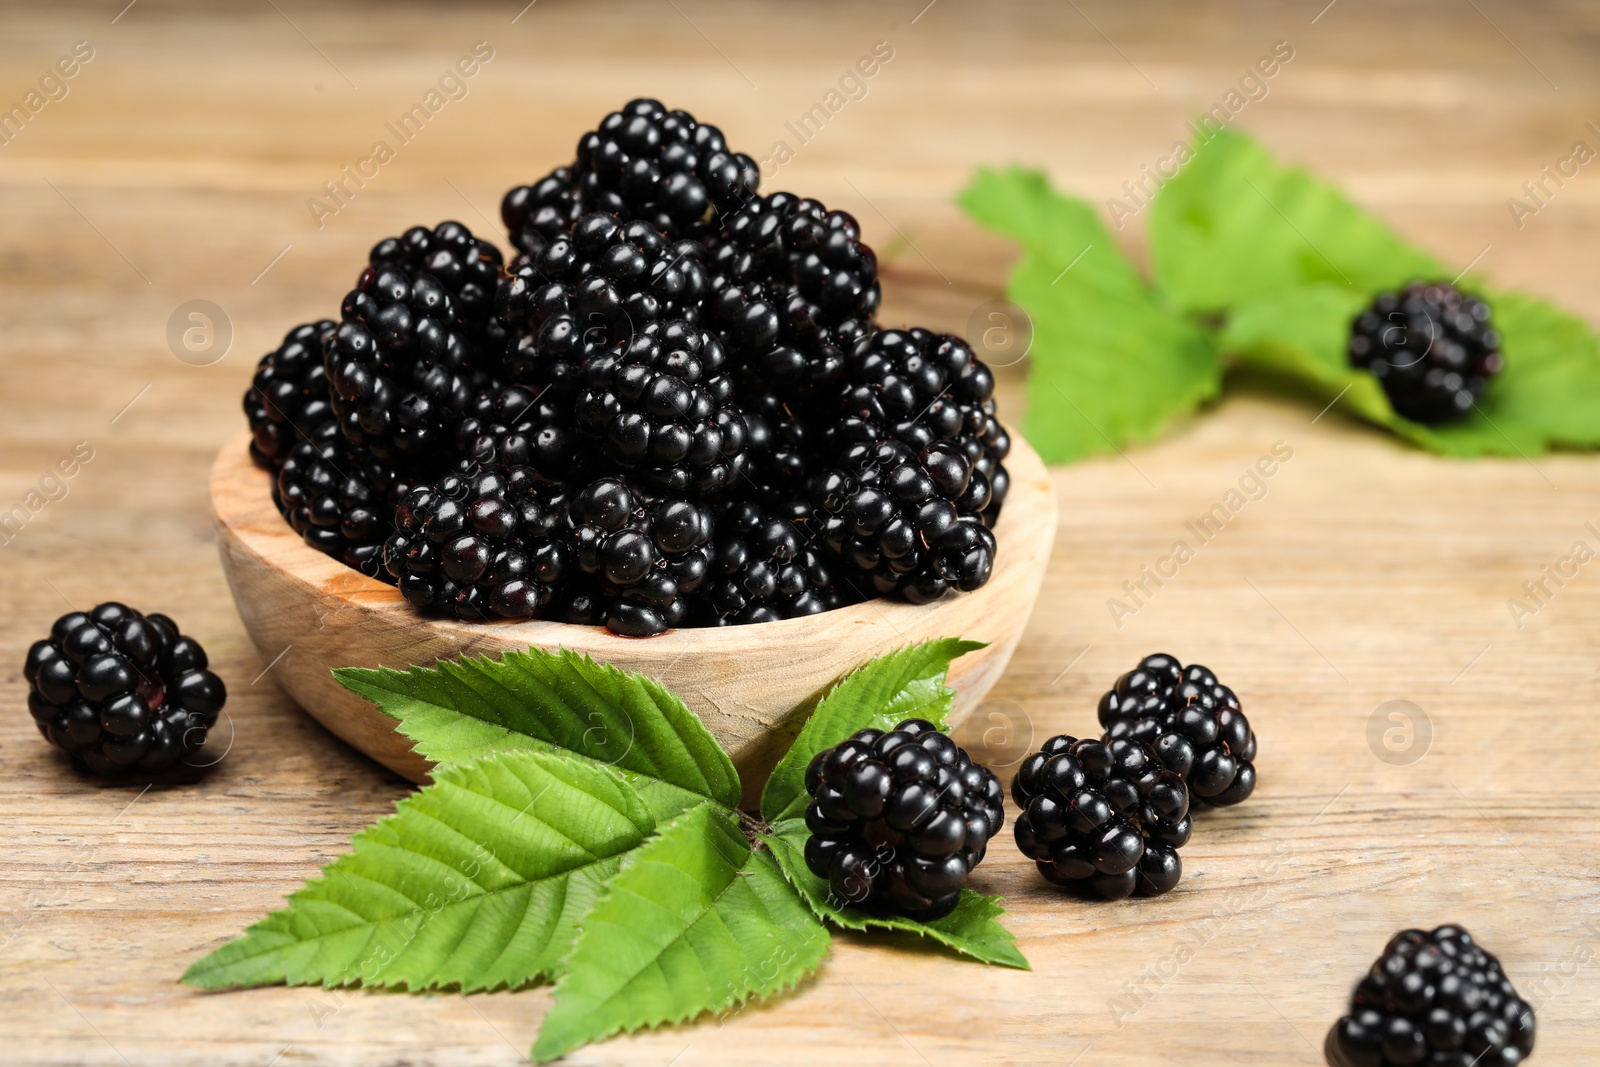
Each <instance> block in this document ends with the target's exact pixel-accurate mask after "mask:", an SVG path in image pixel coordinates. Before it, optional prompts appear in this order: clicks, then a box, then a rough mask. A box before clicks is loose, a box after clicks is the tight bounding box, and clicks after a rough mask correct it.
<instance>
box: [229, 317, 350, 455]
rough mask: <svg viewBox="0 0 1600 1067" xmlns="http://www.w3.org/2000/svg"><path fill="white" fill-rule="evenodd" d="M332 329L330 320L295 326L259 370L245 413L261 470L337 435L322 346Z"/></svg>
mask: <svg viewBox="0 0 1600 1067" xmlns="http://www.w3.org/2000/svg"><path fill="white" fill-rule="evenodd" d="M334 329H335V323H334V322H333V321H332V320H328V319H324V320H323V321H321V322H308V323H305V324H303V325H300V326H296V327H295V328H294V329H292V330H290V331H289V332H288V333H287V334H285V335H284V338H283V343H282V344H281V345H279V346H278V347H277V348H276V349H274V350H273V351H271V352H268V353H267V354H266V355H265V356H262V357H261V362H260V363H258V364H257V365H256V374H255V377H254V378H253V379H251V382H250V388H249V390H248V391H247V392H246V393H245V394H244V413H245V417H246V418H247V419H248V420H249V422H250V456H251V458H252V459H254V460H255V461H256V463H258V464H260V465H261V466H263V467H267V468H268V469H273V468H276V467H277V466H278V465H279V464H280V463H282V462H283V461H284V459H285V458H286V457H287V456H288V455H289V450H290V449H291V448H293V447H294V446H295V445H296V444H298V443H299V442H301V441H317V442H323V441H328V440H330V439H332V438H336V437H338V436H339V428H338V417H337V416H336V415H335V414H334V412H333V405H332V402H331V400H330V396H329V392H328V374H327V371H326V369H324V367H323V363H322V349H323V344H324V341H325V340H326V339H327V338H329V337H331V336H332V335H333V332H334Z"/></svg>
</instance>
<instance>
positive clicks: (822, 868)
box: [805, 719, 1005, 921]
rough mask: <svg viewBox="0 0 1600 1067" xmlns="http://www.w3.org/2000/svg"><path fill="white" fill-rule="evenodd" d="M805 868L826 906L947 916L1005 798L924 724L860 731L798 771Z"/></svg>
mask: <svg viewBox="0 0 1600 1067" xmlns="http://www.w3.org/2000/svg"><path fill="white" fill-rule="evenodd" d="M806 791H807V792H808V793H809V794H810V795H811V796H812V798H813V800H812V803H811V805H810V806H809V807H808V808H807V809H806V828H807V829H808V830H810V831H811V837H810V838H809V839H808V840H807V841H806V847H805V859H806V866H807V867H809V868H810V869H811V872H812V873H813V874H815V875H816V876H817V877H818V878H825V879H827V880H828V882H829V885H830V888H831V890H832V893H831V896H832V898H833V903H834V904H835V905H836V906H839V907H845V906H849V905H856V906H865V907H868V908H874V907H876V908H883V909H886V910H890V911H895V912H899V913H900V914H903V915H907V916H910V917H912V918H915V919H921V920H923V921H932V920H934V919H938V918H941V917H943V916H945V915H948V914H949V913H950V912H951V911H952V910H953V909H954V908H955V906H956V904H957V903H959V902H960V899H961V888H962V886H963V884H964V883H965V882H966V879H967V875H969V874H970V873H972V869H973V868H974V867H976V866H977V865H978V864H979V863H980V862H982V860H983V857H984V853H985V851H986V849H987V847H988V844H989V839H990V838H992V837H994V835H995V834H997V833H999V832H1000V827H1001V826H1002V825H1003V824H1004V822H1005V808H1004V800H1005V791H1004V790H1003V789H1002V788H1001V787H1000V780H999V779H998V778H996V777H995V776H994V775H993V774H992V773H991V772H990V771H989V770H988V768H986V767H982V766H980V765H978V764H976V763H973V762H972V760H971V758H970V757H969V756H968V755H967V753H966V751H965V750H964V749H962V748H959V747H958V746H957V745H956V743H955V742H954V741H952V740H950V738H949V737H948V736H946V735H945V734H943V733H941V732H939V730H937V729H935V727H934V725H933V724H932V723H930V722H928V721H926V720H925V719H907V720H906V721H905V722H902V723H901V724H900V725H898V726H896V727H895V728H894V729H893V730H891V731H889V732H888V733H884V732H883V731H881V730H862V731H859V732H858V733H856V734H854V735H852V736H851V737H850V738H849V739H847V740H845V741H842V742H840V743H839V744H838V745H835V746H834V747H833V748H830V749H825V750H824V751H822V752H819V753H817V755H816V757H815V758H814V759H812V761H811V765H810V767H808V768H807V769H806Z"/></svg>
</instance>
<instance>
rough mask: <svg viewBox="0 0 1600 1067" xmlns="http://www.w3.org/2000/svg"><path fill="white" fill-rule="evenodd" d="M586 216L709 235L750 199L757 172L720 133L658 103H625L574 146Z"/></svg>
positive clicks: (674, 233)
mask: <svg viewBox="0 0 1600 1067" xmlns="http://www.w3.org/2000/svg"><path fill="white" fill-rule="evenodd" d="M573 176H574V177H575V178H576V180H577V186H578V196H579V199H580V201H581V202H582V204H583V207H584V210H586V211H604V212H607V213H609V214H613V215H618V216H621V217H623V218H630V219H645V220H647V221H649V222H650V223H651V224H652V225H653V226H655V227H657V228H658V229H660V230H661V231H662V232H664V233H668V234H671V235H672V236H673V237H684V238H693V239H696V240H698V239H702V238H705V237H708V236H711V235H713V234H715V233H716V232H717V230H718V228H719V216H720V215H721V214H723V213H726V212H728V211H732V210H736V209H737V208H738V207H739V206H740V205H742V204H743V203H744V202H745V201H747V200H749V199H750V198H751V197H752V196H754V195H755V193H756V190H757V187H758V186H759V185H760V184H761V171H760V168H759V167H757V166H756V163H755V160H753V159H751V158H750V157H749V156H747V155H745V154H744V153H742V152H730V151H729V150H728V144H727V141H726V140H725V139H724V138H723V136H722V131H721V130H719V129H717V128H716V127H715V126H709V125H706V124H705V123H701V122H697V121H695V117H694V116H693V115H691V114H689V113H688V112H687V111H679V110H674V111H668V110H667V109H666V108H665V107H664V106H663V105H662V104H661V103H660V102H659V101H657V100H650V99H646V98H640V99H637V100H630V101H629V102H628V103H627V104H625V105H624V106H623V107H622V109H621V110H620V111H613V112H612V113H611V114H609V115H607V116H606V117H605V118H604V119H603V120H601V122H600V125H599V128H597V129H595V130H593V131H591V132H589V133H586V134H584V135H583V136H582V137H581V138H580V139H579V140H578V152H577V162H576V163H575V164H574V166H573Z"/></svg>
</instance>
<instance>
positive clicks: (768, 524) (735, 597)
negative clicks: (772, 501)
mask: <svg viewBox="0 0 1600 1067" xmlns="http://www.w3.org/2000/svg"><path fill="white" fill-rule="evenodd" d="M849 593H850V590H849V588H848V587H843V586H842V583H840V582H839V581H838V579H837V561H836V560H833V559H830V558H829V557H828V555H827V553H826V552H824V551H822V550H821V549H819V548H816V547H813V546H811V545H809V544H807V543H806V539H805V534H804V533H802V532H801V530H800V528H799V527H798V526H797V525H796V524H795V523H794V522H792V521H790V520H789V519H787V518H784V517H783V516H782V515H780V514H776V513H774V512H772V511H770V510H763V509H762V507H761V506H760V505H759V504H757V503H755V502H753V501H744V502H740V503H735V504H731V505H729V506H728V508H727V509H726V510H724V511H723V512H722V513H721V514H720V515H719V516H718V517H717V521H716V550H715V552H714V554H713V555H712V558H711V567H710V574H709V577H708V579H707V581H706V584H705V589H704V592H703V595H702V597H701V600H702V601H703V602H704V604H705V606H706V608H707V609H708V610H707V616H708V618H709V620H710V621H711V622H712V623H713V624H714V625H718V626H726V625H743V624H746V623H758V622H776V621H777V620H779V619H794V618H799V617H800V616H803V615H815V614H817V613H818V612H823V611H831V610H833V609H834V608H837V607H841V606H843V605H844V604H845V603H847V602H849V600H850V599H851V598H850V596H849Z"/></svg>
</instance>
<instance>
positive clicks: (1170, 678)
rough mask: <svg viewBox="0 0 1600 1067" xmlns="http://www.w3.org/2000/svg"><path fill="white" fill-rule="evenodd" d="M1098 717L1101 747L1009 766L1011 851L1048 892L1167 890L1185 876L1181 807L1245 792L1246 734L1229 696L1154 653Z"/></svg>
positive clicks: (1042, 754) (1055, 744)
mask: <svg viewBox="0 0 1600 1067" xmlns="http://www.w3.org/2000/svg"><path fill="white" fill-rule="evenodd" d="M1099 713H1100V725H1101V727H1102V728H1103V730H1104V734H1103V735H1102V736H1101V738H1100V739H1099V740H1095V739H1093V738H1083V739H1079V738H1075V737H1069V736H1067V735H1061V736H1059V737H1052V738H1051V739H1050V740H1048V741H1046V742H1045V743H1044V746H1043V747H1042V748H1041V749H1040V750H1039V751H1037V752H1035V753H1034V754H1032V755H1031V756H1029V757H1028V758H1027V759H1025V760H1024V761H1023V762H1022V766H1021V767H1020V768H1018V770H1017V775H1016V777H1015V778H1014V779H1012V782H1011V795H1012V798H1013V799H1014V800H1015V801H1016V803H1017V807H1019V808H1021V809H1022V813H1021V814H1020V815H1019V816H1018V817H1017V821H1016V826H1015V832H1016V838H1017V847H1018V848H1020V849H1021V850H1022V851H1023V853H1025V854H1026V855H1027V856H1029V857H1031V858H1032V859H1034V860H1036V861H1037V862H1038V865H1039V873H1040V874H1042V875H1044V877H1045V878H1046V879H1048V880H1049V881H1051V882H1053V883H1055V884H1056V885H1061V886H1067V887H1069V888H1073V889H1080V890H1083V891H1085V892H1087V893H1090V894H1093V895H1097V896H1100V897H1104V898H1106V899H1108V900H1119V899H1121V898H1123V897H1127V896H1131V895H1133V894H1135V893H1138V894H1140V895H1142V896H1157V895H1159V894H1161V893H1166V892H1168V891H1169V890H1171V889H1172V888H1173V887H1174V886H1176V885H1177V884H1178V879H1179V878H1180V877H1182V875H1183V862H1182V860H1181V859H1180V858H1179V857H1178V850H1179V849H1180V848H1182V847H1183V846H1184V845H1186V844H1188V842H1189V836H1190V834H1191V832H1192V831H1193V817H1192V816H1191V814H1190V809H1191V808H1198V807H1202V806H1205V805H1216V806H1227V805H1232V804H1238V803H1240V802H1241V801H1243V800H1245V799H1247V798H1248V797H1249V796H1250V794H1251V793H1253V792H1254V791H1255V786H1256V769H1255V764H1254V763H1253V762H1252V761H1253V760H1254V759H1255V755H1256V738H1255V734H1254V732H1253V731H1252V730H1251V729H1250V723H1249V721H1248V720H1247V719H1246V718H1245V717H1244V711H1243V710H1242V708H1241V707H1240V704H1239V698H1238V697H1237V696H1235V695H1234V692H1233V690H1231V689H1229V688H1228V687H1227V686H1225V685H1223V684H1221V683H1220V682H1218V681H1217V678H1216V675H1214V674H1212V673H1211V672H1210V671H1209V670H1207V669H1206V668H1205V667H1202V666H1200V665H1198V664H1191V665H1190V666H1188V667H1184V666H1183V665H1182V664H1180V663H1179V662H1178V661H1177V660H1176V659H1174V658H1173V657H1172V656H1168V655H1166V654H1164V653H1156V654H1155V655H1151V656H1146V657H1145V658H1144V659H1142V660H1140V661H1139V665H1138V666H1137V667H1135V668H1134V669H1133V670H1131V671H1129V672H1127V673H1126V674H1124V675H1122V677H1120V678H1118V679H1117V682H1116V684H1115V685H1114V686H1113V687H1112V688H1111V690H1110V691H1109V692H1108V693H1106V695H1105V696H1103V697H1101V698H1100V708H1099Z"/></svg>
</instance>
